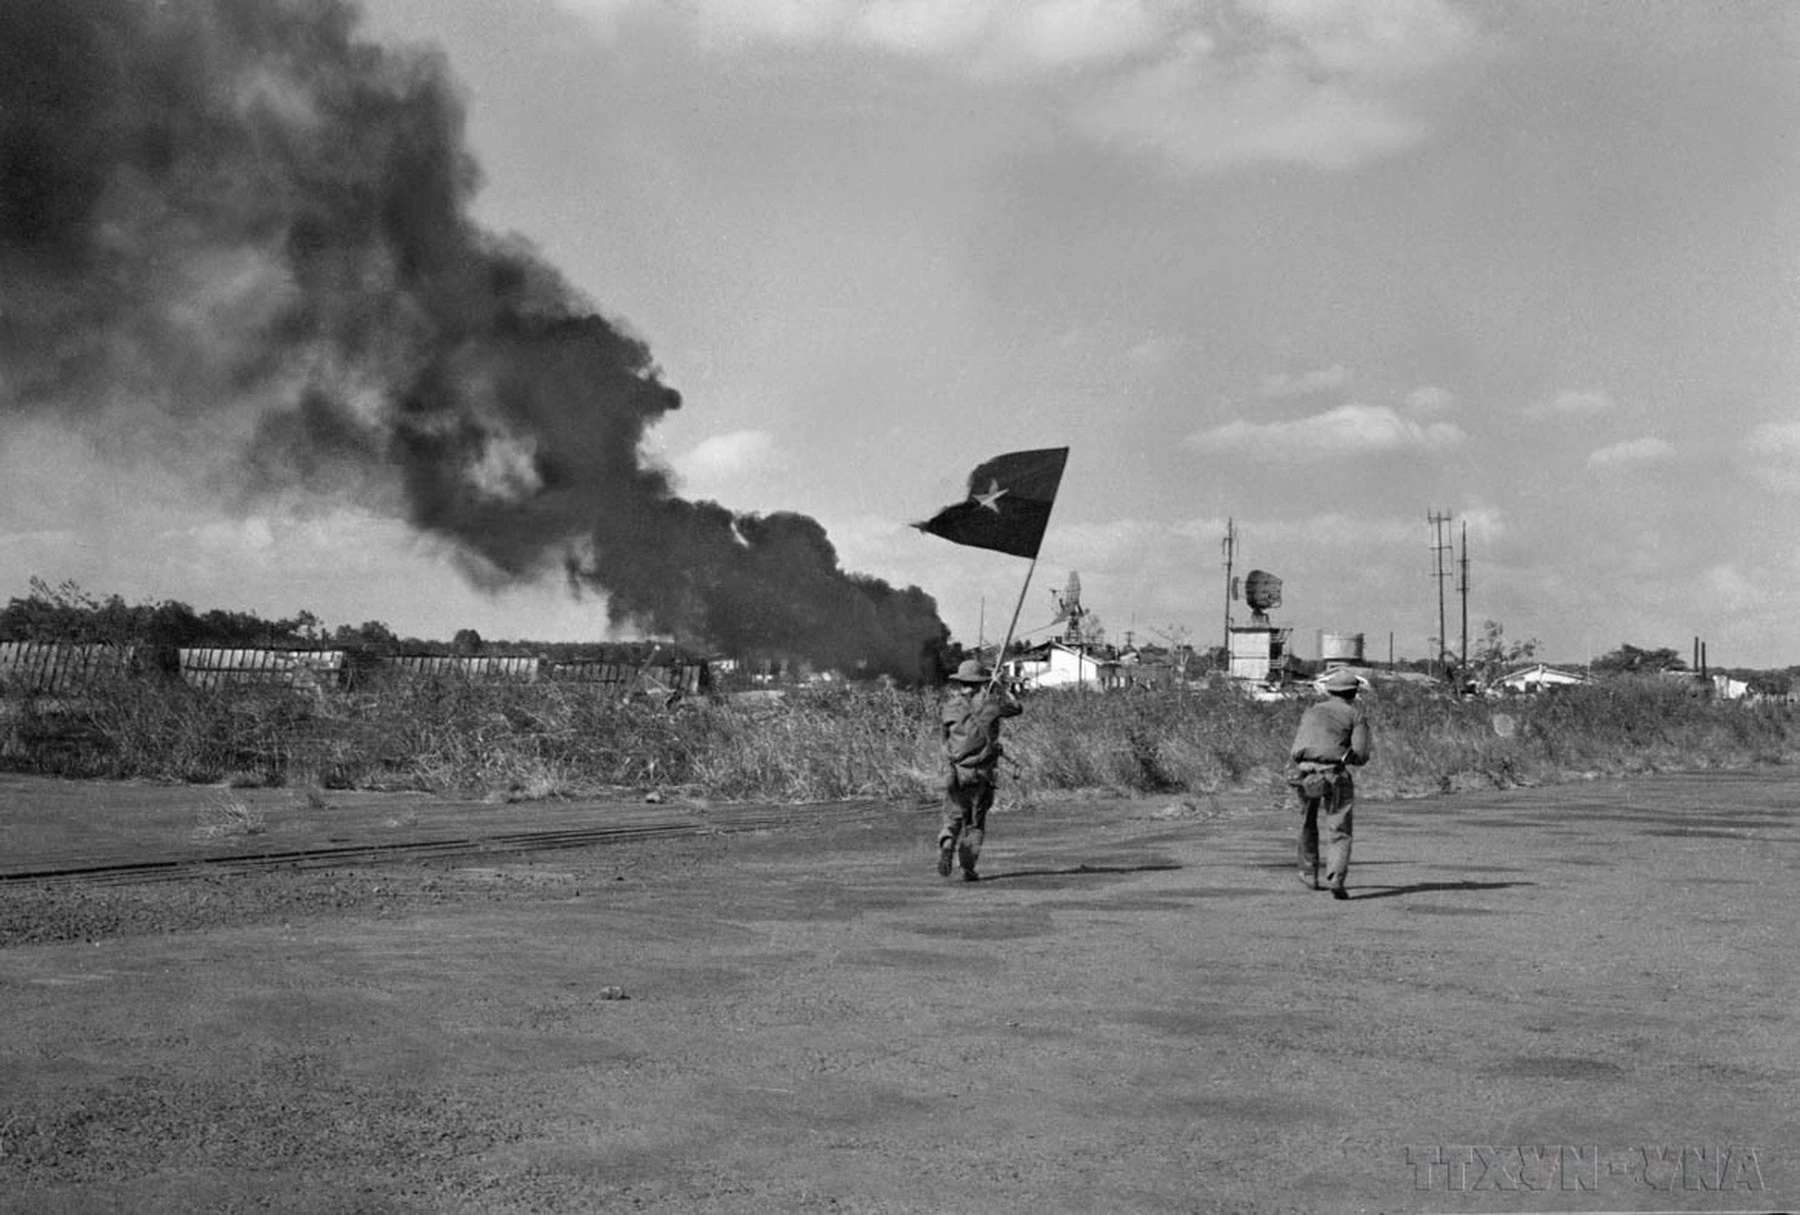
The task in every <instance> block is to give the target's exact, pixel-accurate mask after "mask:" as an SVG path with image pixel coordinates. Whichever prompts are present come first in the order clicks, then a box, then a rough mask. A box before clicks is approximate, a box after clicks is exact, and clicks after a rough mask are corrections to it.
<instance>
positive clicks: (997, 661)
mask: <svg viewBox="0 0 1800 1215" xmlns="http://www.w3.org/2000/svg"><path fill="white" fill-rule="evenodd" d="M1037 563H1038V559H1037V555H1036V554H1033V555H1032V558H1031V568H1030V569H1027V570H1026V571H1025V582H1024V584H1023V585H1021V586H1020V587H1019V602H1018V603H1016V604H1014V605H1013V614H1012V623H1011V624H1009V625H1007V626H1006V640H1005V641H1002V642H1001V643H1000V652H999V653H998V654H996V655H995V656H994V671H993V674H991V675H989V676H988V685H987V686H988V691H990V692H991V691H993V689H994V685H995V684H997V683H999V682H1000V667H1001V664H1003V663H1004V662H1005V661H1006V648H1007V647H1008V646H1010V645H1011V644H1012V639H1013V630H1014V629H1016V628H1018V627H1019V613H1020V612H1022V611H1024V610H1025V592H1026V591H1027V590H1029V589H1030V588H1031V575H1032V574H1034V573H1036V572H1037Z"/></svg>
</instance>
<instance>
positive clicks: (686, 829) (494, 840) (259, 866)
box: [0, 802, 883, 888]
mask: <svg viewBox="0 0 1800 1215" xmlns="http://www.w3.org/2000/svg"><path fill="white" fill-rule="evenodd" d="M882 809H883V805H882V803H879V802H868V803H861V802H857V803H848V804H845V803H833V804H831V805H829V806H781V807H770V806H756V807H745V808H742V809H735V808H734V809H713V810H709V811H708V812H707V814H706V816H705V817H704V818H694V817H684V818H674V817H671V816H660V817H656V818H649V819H643V818H640V819H631V820H625V821H618V820H615V821H613V822H609V823H606V824H604V825H596V826H583V827H558V828H545V829H542V830H538V831H505V832H493V833H469V834H450V835H443V836H438V837H434V838H429V839H414V840H404V841H394V842H391V843H364V844H358V843H342V844H329V845H326V846H324V847H316V848H292V849H283V850H279V851H266V852H249V851H244V852H234V853H230V854H226V855H210V856H194V855H186V856H165V857H156V858H150V859H143V860H120V859H118V858H70V859H66V860H61V861H57V862H54V863H38V864H35V865H28V866H25V867H8V868H4V869H0V888H5V887H8V886H21V885H124V884H128V883H137V882H162V881H185V880H189V879H193V878H202V877H219V876H230V875H235V874H246V873H259V872H266V871H269V870H277V869H330V868H336V867H339V866H344V865H371V864H383V863H387V862H394V861H419V860H440V859H458V858H466V857H478V856H502V855H509V854H517V853H526V852H550V851H556V850H561V849H568V848H588V847H594V846H598V845H604V844H611V843H621V842H624V841H627V840H643V839H675V838H680V837H683V836H693V835H718V834H740V833H743V832H749V831H766V830H772V829H775V828H779V827H789V826H796V825H806V824H808V823H821V822H826V821H830V822H834V823H842V822H857V821H866V820H868V819H870V818H873V817H875V815H876V814H878V813H880V812H881V810H882Z"/></svg>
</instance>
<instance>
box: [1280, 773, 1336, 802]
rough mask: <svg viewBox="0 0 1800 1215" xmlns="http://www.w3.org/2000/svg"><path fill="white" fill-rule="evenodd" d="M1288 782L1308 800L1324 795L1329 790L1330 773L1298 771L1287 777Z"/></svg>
mask: <svg viewBox="0 0 1800 1215" xmlns="http://www.w3.org/2000/svg"><path fill="white" fill-rule="evenodd" d="M1288 784H1290V785H1292V786H1293V787H1294V789H1295V790H1296V791H1297V792H1298V793H1299V794H1300V796H1301V797H1304V798H1307V799H1308V800H1312V799H1315V798H1320V797H1324V796H1325V794H1326V793H1328V792H1330V790H1331V773H1329V772H1317V771H1315V772H1298V773H1295V774H1294V775H1293V776H1290V777H1288Z"/></svg>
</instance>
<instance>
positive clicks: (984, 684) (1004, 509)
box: [913, 447, 1069, 882]
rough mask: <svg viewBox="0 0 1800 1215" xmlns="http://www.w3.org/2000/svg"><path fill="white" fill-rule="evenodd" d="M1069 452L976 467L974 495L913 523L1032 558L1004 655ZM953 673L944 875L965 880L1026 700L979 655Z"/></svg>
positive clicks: (946, 731)
mask: <svg viewBox="0 0 1800 1215" xmlns="http://www.w3.org/2000/svg"><path fill="white" fill-rule="evenodd" d="M1068 456H1069V449H1068V448H1066V447H1051V448H1043V449H1040V450H1036V451H1014V452H1008V453H1007V454H1005V455H1002V456H995V457H994V458H993V459H991V460H989V461H987V462H986V463H984V464H981V465H979V466H977V467H976V469H975V471H974V472H972V473H970V474H969V496H968V497H967V498H966V499H964V500H963V501H961V502H957V503H954V504H952V505H950V506H946V507H945V508H944V509H943V510H941V511H939V512H938V513H937V514H936V515H933V516H932V517H931V518H930V519H929V520H928V521H926V522H924V523H915V524H914V525H913V526H914V527H917V528H918V529H919V530H920V531H923V532H929V533H931V534H932V535H934V536H942V537H943V538H944V539H946V540H949V541H951V542H952V543H955V544H963V545H968V546H970V547H972V548H985V549H991V550H993V551H994V552H999V553H1007V554H1009V555H1011V556H1014V557H1029V558H1031V568H1030V569H1028V570H1027V571H1026V572H1025V586H1022V587H1020V588H1019V605H1018V607H1015V608H1014V609H1013V617H1012V623H1011V624H1010V625H1008V626H1007V630H1006V640H1005V641H1004V642H1002V643H1001V644H1000V651H999V655H1000V659H1001V660H1002V661H1004V659H1005V657H1006V650H1007V646H1008V645H1010V644H1011V643H1012V636H1013V630H1014V629H1015V628H1017V627H1018V624H1019V608H1021V607H1023V606H1024V604H1025V588H1026V587H1029V586H1030V585H1031V571H1032V570H1035V569H1037V557H1038V549H1039V548H1040V547H1042V545H1043V542H1044V529H1045V528H1046V527H1047V526H1049V523H1050V508H1051V507H1052V506H1053V505H1054V504H1055V502H1056V491H1057V488H1058V486H1060V485H1061V483H1062V474H1063V465H1064V464H1065V463H1066V462H1067V460H1068ZM950 681H951V683H952V684H953V685H955V688H956V690H955V691H953V692H952V693H951V695H950V696H949V698H948V699H947V701H946V702H945V705H944V712H943V715H942V718H941V721H940V725H941V728H942V735H941V737H942V739H943V745H944V757H945V759H947V760H948V761H949V764H950V774H949V778H948V782H947V784H946V787H945V793H944V818H943V824H942V826H941V828H940V829H939V831H938V837H937V852H938V859H937V866H938V874H939V876H941V877H949V876H950V872H951V869H952V867H953V865H960V867H961V869H962V876H963V880H964V881H966V882H973V881H977V880H979V877H978V875H977V873H976V871H975V865H976V861H977V860H978V859H979V858H980V855H981V845H982V841H983V839H984V838H985V836H986V833H987V813H988V810H989V809H990V808H991V807H992V806H993V804H994V770H995V768H996V767H997V766H998V765H999V762H1000V755H1001V749H1000V722H1001V721H1002V720H1003V719H1004V718H1007V717H1014V716H1017V715H1018V713H1019V712H1020V705H1019V702H1018V701H1017V700H1016V699H1014V698H1013V697H1012V696H1011V695H1009V694H1007V693H1005V692H1003V691H1000V690H998V689H997V684H998V681H999V675H998V671H989V670H988V669H987V668H985V667H984V666H982V664H981V663H980V662H979V661H977V660H974V659H971V660H969V661H967V662H964V663H963V664H962V665H961V666H960V667H959V668H957V671H956V673H955V674H954V675H952V676H951V677H950Z"/></svg>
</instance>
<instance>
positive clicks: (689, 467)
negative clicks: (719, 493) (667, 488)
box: [675, 430, 775, 484]
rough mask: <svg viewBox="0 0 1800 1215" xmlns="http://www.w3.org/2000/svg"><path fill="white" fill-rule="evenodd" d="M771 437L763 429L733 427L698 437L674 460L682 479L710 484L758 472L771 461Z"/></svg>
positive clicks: (772, 455) (773, 447) (772, 457)
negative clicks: (718, 432)
mask: <svg viewBox="0 0 1800 1215" xmlns="http://www.w3.org/2000/svg"><path fill="white" fill-rule="evenodd" d="M774 456H775V440H774V437H773V436H771V435H770V434H769V432H768V431H766V430H736V431H732V432H731V433H730V434H723V435H713V436H712V437H711V438H708V439H704V440H702V441H701V442H700V443H699V444H697V445H696V446H695V447H693V448H692V449H691V450H689V451H688V452H687V453H686V454H685V455H682V456H678V457H677V458H676V459H675V470H676V471H677V472H679V473H680V474H681V476H682V478H683V479H684V480H690V481H697V482H701V483H703V484H713V483H717V482H720V481H725V480H729V479H730V478H732V477H738V476H743V475H745V474H746V473H752V472H759V471H761V470H763V469H765V468H767V467H768V466H769V465H770V464H771V463H772V462H773V460H774Z"/></svg>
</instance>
